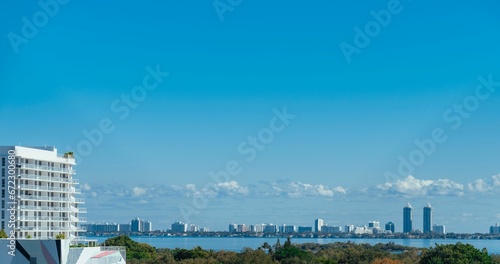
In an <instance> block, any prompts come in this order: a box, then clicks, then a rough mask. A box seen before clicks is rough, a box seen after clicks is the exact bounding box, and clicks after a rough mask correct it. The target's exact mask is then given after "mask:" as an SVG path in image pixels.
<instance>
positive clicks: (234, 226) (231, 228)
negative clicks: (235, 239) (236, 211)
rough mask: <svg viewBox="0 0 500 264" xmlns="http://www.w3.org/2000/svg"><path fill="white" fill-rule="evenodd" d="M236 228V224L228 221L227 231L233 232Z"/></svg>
mask: <svg viewBox="0 0 500 264" xmlns="http://www.w3.org/2000/svg"><path fill="white" fill-rule="evenodd" d="M237 228H238V225H237V224H233V223H230V224H229V229H228V231H229V232H231V233H234V232H236V231H237Z"/></svg>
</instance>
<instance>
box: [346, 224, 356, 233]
mask: <svg viewBox="0 0 500 264" xmlns="http://www.w3.org/2000/svg"><path fill="white" fill-rule="evenodd" d="M353 231H354V225H345V227H344V232H346V233H352V232H353Z"/></svg>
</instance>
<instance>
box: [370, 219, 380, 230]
mask: <svg viewBox="0 0 500 264" xmlns="http://www.w3.org/2000/svg"><path fill="white" fill-rule="evenodd" d="M368 227H369V228H377V229H378V228H380V222H379V221H370V222H368Z"/></svg>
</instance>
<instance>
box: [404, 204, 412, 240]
mask: <svg viewBox="0 0 500 264" xmlns="http://www.w3.org/2000/svg"><path fill="white" fill-rule="evenodd" d="M412 211H413V208H412V207H411V205H410V203H408V205H407V206H405V207H404V208H403V233H410V232H411V231H412V230H413V226H412V224H413V212H412Z"/></svg>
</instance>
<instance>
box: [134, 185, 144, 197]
mask: <svg viewBox="0 0 500 264" xmlns="http://www.w3.org/2000/svg"><path fill="white" fill-rule="evenodd" d="M132 193H133V195H134V196H141V195H143V194H145V193H146V189H144V188H139V187H134V188H133V189H132Z"/></svg>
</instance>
